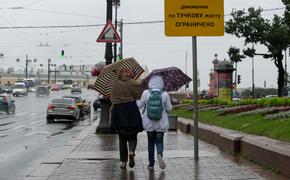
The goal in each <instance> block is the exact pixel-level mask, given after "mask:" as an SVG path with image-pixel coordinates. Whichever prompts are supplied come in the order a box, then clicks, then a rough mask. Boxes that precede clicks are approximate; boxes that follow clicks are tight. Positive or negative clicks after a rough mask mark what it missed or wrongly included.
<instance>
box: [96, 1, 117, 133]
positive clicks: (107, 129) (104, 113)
mask: <svg viewBox="0 0 290 180" xmlns="http://www.w3.org/2000/svg"><path fill="white" fill-rule="evenodd" d="M112 4H113V0H107V22H108V21H109V20H111V21H112ZM105 59H106V65H108V64H111V63H112V59H113V51H112V43H106V49H105ZM100 102H101V117H100V122H99V125H98V127H97V129H96V133H105V134H108V133H111V131H112V130H111V124H110V120H109V117H110V107H111V102H110V100H109V99H107V98H102V99H100Z"/></svg>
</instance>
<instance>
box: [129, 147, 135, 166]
mask: <svg viewBox="0 0 290 180" xmlns="http://www.w3.org/2000/svg"><path fill="white" fill-rule="evenodd" d="M134 156H135V154H134V152H132V151H130V152H129V167H130V168H132V167H134V166H135V160H134Z"/></svg>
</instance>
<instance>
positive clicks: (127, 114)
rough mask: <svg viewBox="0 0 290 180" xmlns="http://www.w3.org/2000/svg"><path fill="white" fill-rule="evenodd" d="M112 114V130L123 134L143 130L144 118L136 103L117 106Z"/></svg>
mask: <svg viewBox="0 0 290 180" xmlns="http://www.w3.org/2000/svg"><path fill="white" fill-rule="evenodd" d="M111 113H112V115H111V126H112V130H114V131H118V132H119V133H122V134H132V133H137V132H141V131H142V130H143V125H142V117H141V115H140V111H139V108H138V107H137V104H136V101H132V102H127V103H122V104H115V105H114V106H113V109H112V112H111Z"/></svg>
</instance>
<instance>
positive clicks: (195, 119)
mask: <svg viewBox="0 0 290 180" xmlns="http://www.w3.org/2000/svg"><path fill="white" fill-rule="evenodd" d="M196 44H197V43H196V36H193V37H192V69H193V79H192V80H193V122H194V131H193V135H194V159H195V160H198V95H197V45H196Z"/></svg>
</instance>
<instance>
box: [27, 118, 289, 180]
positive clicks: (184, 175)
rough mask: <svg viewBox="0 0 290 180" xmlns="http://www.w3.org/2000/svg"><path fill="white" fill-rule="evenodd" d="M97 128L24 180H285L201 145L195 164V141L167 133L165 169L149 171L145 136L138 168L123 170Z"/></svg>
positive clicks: (112, 139) (110, 141)
mask: <svg viewBox="0 0 290 180" xmlns="http://www.w3.org/2000/svg"><path fill="white" fill-rule="evenodd" d="M95 128H96V123H95V124H93V125H91V124H90V123H88V124H87V127H86V128H85V130H83V131H82V132H81V133H80V134H79V136H78V137H75V138H74V139H73V140H72V141H71V142H69V143H68V144H66V145H65V146H64V147H62V148H60V149H58V150H57V151H56V152H55V154H54V156H52V157H49V158H48V159H45V160H43V161H42V163H41V164H40V165H39V166H38V167H37V168H36V169H34V170H33V171H32V172H31V173H30V174H28V175H27V177H26V178H25V180H44V179H48V180H92V179H94V180H115V179H119V180H129V179H130V180H135V179H136V180H137V179H138V180H145V179H146V180H147V179H149V180H155V179H156V180H157V179H158V180H192V179H197V180H204V179H211V180H229V179H232V180H241V179H244V180H245V179H251V180H256V179H259V180H260V179H275V180H284V179H286V178H283V177H280V176H279V175H273V174H271V173H270V172H268V171H265V170H263V169H262V168H260V167H258V166H256V165H253V164H251V163H248V162H246V161H244V160H242V159H237V158H233V157H232V156H229V155H226V154H224V153H222V152H220V151H219V150H218V149H217V148H216V147H214V146H212V145H210V144H207V143H205V142H203V141H199V160H197V161H195V160H194V151H193V147H194V141H193V136H191V135H188V134H183V133H181V132H178V131H177V132H175V131H169V132H168V133H166V134H165V136H164V144H165V150H164V160H165V162H166V169H165V170H161V169H160V168H159V167H158V163H156V165H155V168H154V171H149V170H147V165H148V157H147V136H146V133H145V132H142V133H139V134H138V144H137V149H136V157H135V162H136V165H135V167H134V168H129V167H128V165H127V169H126V170H121V169H120V166H119V151H118V135H116V134H97V135H96V134H95Z"/></svg>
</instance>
